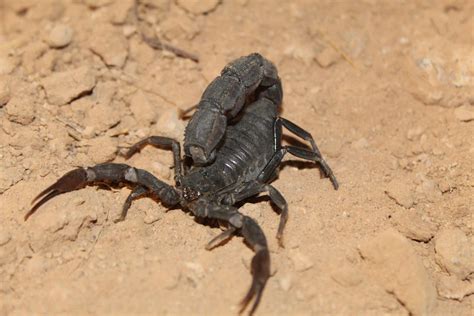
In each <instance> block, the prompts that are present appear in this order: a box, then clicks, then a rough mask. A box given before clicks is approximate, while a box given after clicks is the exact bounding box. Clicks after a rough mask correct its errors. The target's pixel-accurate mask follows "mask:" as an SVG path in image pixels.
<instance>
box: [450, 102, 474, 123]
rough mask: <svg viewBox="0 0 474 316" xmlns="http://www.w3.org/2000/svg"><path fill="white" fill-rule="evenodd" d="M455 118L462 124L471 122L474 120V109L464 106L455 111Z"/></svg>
mask: <svg viewBox="0 0 474 316" xmlns="http://www.w3.org/2000/svg"><path fill="white" fill-rule="evenodd" d="M454 116H455V117H456V119H458V120H459V121H461V122H469V121H472V120H474V107H473V106H469V105H464V106H460V107H458V108H457V109H456V110H454Z"/></svg>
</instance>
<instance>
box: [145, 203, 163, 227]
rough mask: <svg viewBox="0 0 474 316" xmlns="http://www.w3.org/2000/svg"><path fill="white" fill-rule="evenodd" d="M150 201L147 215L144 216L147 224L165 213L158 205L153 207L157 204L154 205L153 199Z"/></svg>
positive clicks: (146, 210) (159, 218)
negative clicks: (158, 208) (157, 207)
mask: <svg viewBox="0 0 474 316" xmlns="http://www.w3.org/2000/svg"><path fill="white" fill-rule="evenodd" d="M149 202H150V203H149V204H150V205H147V206H148V207H146V208H145V217H144V218H143V222H144V223H145V224H153V223H154V222H157V221H159V220H161V219H162V217H163V213H161V212H160V211H159V210H157V209H156V207H153V206H155V205H152V204H153V203H152V202H151V201H149Z"/></svg>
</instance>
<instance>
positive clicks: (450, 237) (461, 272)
mask: <svg viewBox="0 0 474 316" xmlns="http://www.w3.org/2000/svg"><path fill="white" fill-rule="evenodd" d="M473 249H474V244H473V240H472V238H468V237H467V236H466V234H464V232H463V231H462V230H460V229H459V228H447V229H444V230H442V231H441V232H440V233H439V234H438V235H437V236H436V238H435V251H436V256H435V259H436V262H437V263H438V264H439V265H440V266H441V267H442V268H443V269H444V270H446V271H447V272H448V273H449V274H451V275H456V276H457V277H458V278H459V279H460V280H464V279H465V278H467V276H468V275H469V274H471V273H473V272H474V260H473V258H472V250H473Z"/></svg>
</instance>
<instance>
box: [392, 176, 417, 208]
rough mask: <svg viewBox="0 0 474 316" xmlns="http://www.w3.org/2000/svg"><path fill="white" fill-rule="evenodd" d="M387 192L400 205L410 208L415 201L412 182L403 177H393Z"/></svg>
mask: <svg viewBox="0 0 474 316" xmlns="http://www.w3.org/2000/svg"><path fill="white" fill-rule="evenodd" d="M385 193H386V194H387V195H388V196H389V197H390V198H391V199H393V200H394V201H395V202H396V203H397V204H398V205H401V206H403V207H405V208H410V207H412V206H413V204H414V203H415V198H414V194H413V192H412V189H411V184H409V183H406V182H405V181H403V180H401V179H393V180H392V181H390V182H389V183H388V184H387V187H386V189H385Z"/></svg>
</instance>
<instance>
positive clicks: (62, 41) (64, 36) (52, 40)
mask: <svg viewBox="0 0 474 316" xmlns="http://www.w3.org/2000/svg"><path fill="white" fill-rule="evenodd" d="M73 35H74V31H73V29H72V28H71V27H70V26H69V25H66V24H57V25H55V26H54V27H53V28H52V29H51V31H50V32H49V35H48V39H47V42H48V45H49V46H50V47H52V48H63V47H66V46H68V45H69V44H70V43H71V41H72V37H73Z"/></svg>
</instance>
